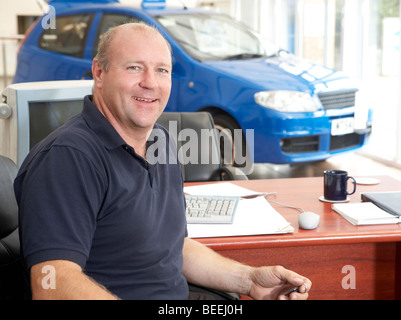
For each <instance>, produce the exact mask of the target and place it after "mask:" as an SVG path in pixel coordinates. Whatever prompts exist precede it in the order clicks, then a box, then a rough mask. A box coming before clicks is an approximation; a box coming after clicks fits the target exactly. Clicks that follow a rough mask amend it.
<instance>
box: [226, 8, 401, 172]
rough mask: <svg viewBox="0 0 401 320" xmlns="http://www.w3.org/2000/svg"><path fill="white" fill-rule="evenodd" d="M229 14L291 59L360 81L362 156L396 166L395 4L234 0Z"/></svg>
mask: <svg viewBox="0 0 401 320" xmlns="http://www.w3.org/2000/svg"><path fill="white" fill-rule="evenodd" d="M232 3H233V7H232V8H231V14H232V15H233V16H235V17H236V18H237V19H239V20H241V21H242V22H244V23H246V24H248V25H249V26H251V27H253V28H254V29H256V30H258V31H259V32H260V33H261V34H262V35H263V36H264V37H266V38H268V39H270V40H273V41H274V42H275V43H276V44H278V45H279V46H280V47H282V48H284V49H287V50H289V51H290V52H292V53H295V54H296V55H299V56H302V57H304V58H306V59H309V60H312V61H314V62H316V63H320V64H323V65H326V66H328V67H331V68H335V69H338V70H343V71H344V72H345V73H347V74H348V75H349V76H351V77H352V78H355V79H357V80H358V81H360V94H359V99H358V100H359V103H361V104H362V105H365V106H366V107H371V108H372V109H373V111H374V118H373V121H374V122H373V133H372V137H371V140H370V143H369V145H368V147H367V148H366V149H365V150H364V151H365V153H366V154H367V155H370V156H371V157H374V158H377V159H378V160H383V161H384V162H386V163H389V164H392V165H396V166H401V92H400V89H399V88H400V87H401V50H400V44H401V35H400V29H401V22H400V21H401V18H400V12H401V9H400V7H401V4H400V0H255V1H252V2H249V1H247V0H233V2H232Z"/></svg>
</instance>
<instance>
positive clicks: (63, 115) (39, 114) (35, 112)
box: [29, 100, 83, 149]
mask: <svg viewBox="0 0 401 320" xmlns="http://www.w3.org/2000/svg"><path fill="white" fill-rule="evenodd" d="M82 107H83V102H82V100H73V101H52V102H48V101H42V102H31V103H29V137H30V141H29V146H30V149H32V147H33V146H34V145H35V144H37V143H38V142H40V141H41V140H43V139H44V138H45V137H47V136H48V135H49V134H50V133H51V132H52V131H54V130H55V129H57V128H58V127H60V126H62V125H63V124H64V123H66V122H67V120H68V119H70V118H71V117H72V116H74V115H76V114H78V113H80V112H81V111H82Z"/></svg>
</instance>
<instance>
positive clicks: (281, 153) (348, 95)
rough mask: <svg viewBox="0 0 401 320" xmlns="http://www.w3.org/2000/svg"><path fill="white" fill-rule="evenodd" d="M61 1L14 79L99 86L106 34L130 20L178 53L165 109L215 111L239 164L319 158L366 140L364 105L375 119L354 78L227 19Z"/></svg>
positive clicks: (31, 39)
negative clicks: (97, 71)
mask: <svg viewBox="0 0 401 320" xmlns="http://www.w3.org/2000/svg"><path fill="white" fill-rule="evenodd" d="M56 2H57V1H55V3H54V6H55V8H56V14H55V15H53V16H51V12H50V13H49V14H48V15H45V16H44V17H42V19H39V20H38V22H37V23H36V24H35V25H33V26H32V28H31V29H30V30H29V31H28V32H27V35H26V37H25V40H24V41H23V44H22V45H21V48H20V50H19V54H18V66H17V70H16V74H15V78H14V82H27V81H44V80H69V79H70V80H73V79H91V63H92V59H93V57H94V56H95V55H96V51H97V45H98V42H99V38H100V36H101V34H102V33H103V32H105V31H106V30H108V29H109V28H110V27H113V26H115V25H119V24H122V23H126V22H131V21H136V22H145V23H147V24H151V25H154V26H156V27H157V28H158V29H159V30H160V31H161V32H162V33H163V34H164V35H165V37H166V38H167V40H168V41H169V42H170V43H171V47H172V50H173V61H174V67H173V75H172V77H173V86H172V92H171V98H170V101H169V103H168V105H167V108H166V111H181V112H183V111H192V112H193V111H208V112H210V113H211V114H212V116H213V119H214V122H215V125H216V127H217V128H218V129H220V130H222V131H221V132H222V133H223V134H222V138H223V139H222V140H224V141H225V142H226V143H227V141H228V142H229V143H232V146H231V147H232V149H233V151H234V152H233V153H234V159H232V160H233V161H235V160H236V161H237V163H239V164H240V163H241V161H239V159H241V157H242V158H244V157H245V151H251V152H247V153H246V155H247V156H248V158H249V159H250V160H252V161H254V162H255V163H276V164H288V163H299V162H306V161H317V160H323V159H327V158H329V157H331V156H333V155H337V154H341V153H343V152H348V151H354V150H357V149H359V148H361V147H362V146H363V145H365V144H366V143H367V141H368V137H369V135H370V132H371V116H372V115H371V112H370V110H369V108H367V107H366V106H361V107H362V109H364V110H365V111H366V110H368V111H367V112H364V113H360V112H359V111H358V112H357V107H356V100H357V99H356V96H357V92H358V88H357V87H356V86H355V84H353V83H352V81H351V80H350V79H349V78H348V77H347V76H346V75H344V74H343V73H342V72H339V71H336V70H332V69H328V68H326V67H323V66H319V65H315V64H313V63H310V62H306V61H304V60H301V59H299V58H297V57H295V56H294V55H292V54H289V53H288V52H285V51H283V50H280V49H279V48H277V47H275V46H274V45H272V44H269V43H265V42H264V41H263V40H262V39H261V37H260V36H259V35H258V34H256V33H255V32H253V31H251V30H250V29H249V28H247V27H246V26H244V25H242V24H240V23H238V22H236V21H235V20H233V19H232V18H230V17H228V16H225V15H222V14H218V13H213V12H210V11H202V10H198V9H186V8H179V9H170V8H162V9H160V8H156V9H155V8H152V9H147V10H145V9H143V8H134V7H129V6H123V5H121V4H118V3H111V4H110V3H109V4H104V3H97V4H96V3H92V4H86V5H85V4H80V5H77V4H76V3H73V5H71V4H69V3H68V1H67V3H63V1H58V2H61V4H62V5H61V6H56V4H57V3H56ZM94 2H96V1H94ZM97 2H110V1H108V0H103V1H100V0H99V1H97ZM111 2H114V1H113V0H111ZM356 114H358V115H359V114H363V117H360V116H358V117H357V118H358V119H356ZM356 120H358V121H356ZM356 123H357V125H356ZM225 128H226V129H229V130H228V131H227V130H223V129H225ZM238 129H241V130H238ZM235 132H241V134H240V135H238V134H237V135H235V134H234V133H235ZM224 134H225V135H224ZM226 137H228V138H227V139H225V138H226ZM235 138H237V139H235ZM230 139H231V140H230ZM239 140H240V142H239V143H238V141H239ZM234 142H235V143H234ZM245 148H247V149H245ZM226 156H227V154H226Z"/></svg>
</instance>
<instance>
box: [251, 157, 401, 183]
mask: <svg viewBox="0 0 401 320" xmlns="http://www.w3.org/2000/svg"><path fill="white" fill-rule="evenodd" d="M330 169H339V170H346V171H348V174H349V175H351V176H354V177H361V176H363V177H372V176H377V175H389V176H392V177H393V178H396V179H398V180H400V181H401V169H400V168H395V167H390V166H386V165H384V164H383V163H380V162H377V161H374V160H372V159H370V158H368V157H366V156H364V155H362V154H359V153H350V154H346V155H341V156H336V157H333V158H330V159H328V160H326V161H320V162H314V163H303V164H297V165H271V164H256V165H255V168H254V171H253V173H252V174H251V175H250V176H249V177H250V178H251V179H273V178H278V179H279V178H291V177H320V176H323V171H324V170H330Z"/></svg>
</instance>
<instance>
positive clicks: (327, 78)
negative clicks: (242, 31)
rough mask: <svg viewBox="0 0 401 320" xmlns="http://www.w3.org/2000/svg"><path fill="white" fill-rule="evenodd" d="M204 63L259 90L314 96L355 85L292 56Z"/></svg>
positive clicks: (343, 75) (335, 73)
mask: <svg viewBox="0 0 401 320" xmlns="http://www.w3.org/2000/svg"><path fill="white" fill-rule="evenodd" d="M204 63H205V64H207V65H209V66H211V67H212V68H213V69H215V70H219V71H220V72H223V73H225V74H226V75H227V74H228V75H230V76H231V77H233V78H235V79H242V80H243V81H245V82H248V83H249V84H251V85H252V86H255V87H256V88H258V90H276V89H277V88H280V90H290V91H302V92H309V93H311V94H313V93H315V92H322V91H335V90H340V89H342V90H343V89H347V88H355V87H356V86H355V83H352V82H351V80H350V79H349V78H348V77H347V76H346V75H345V74H344V73H342V72H340V71H336V70H333V69H329V68H326V67H323V66H320V65H317V64H314V63H312V62H308V61H306V60H303V59H300V58H297V57H295V56H294V55H291V54H289V55H286V56H285V57H282V56H275V57H270V58H263V59H250V60H230V61H213V62H210V61H209V62H204ZM294 80H295V81H294Z"/></svg>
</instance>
